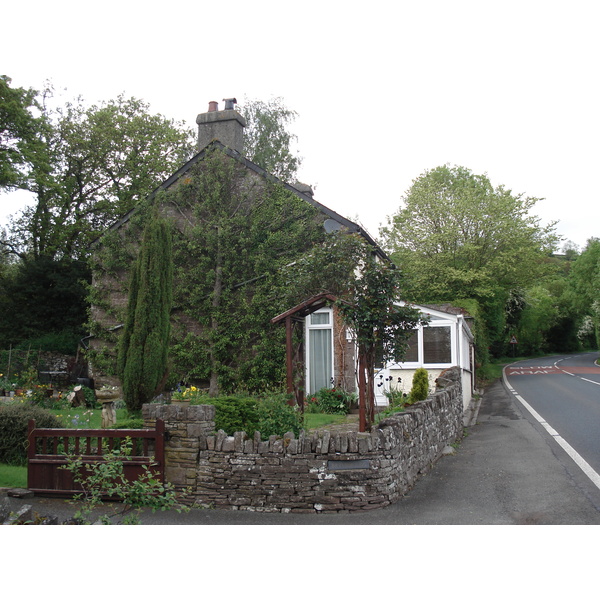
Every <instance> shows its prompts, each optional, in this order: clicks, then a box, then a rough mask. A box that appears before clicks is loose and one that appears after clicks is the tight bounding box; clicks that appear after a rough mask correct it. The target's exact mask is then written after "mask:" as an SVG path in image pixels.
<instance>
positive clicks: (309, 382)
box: [305, 308, 333, 394]
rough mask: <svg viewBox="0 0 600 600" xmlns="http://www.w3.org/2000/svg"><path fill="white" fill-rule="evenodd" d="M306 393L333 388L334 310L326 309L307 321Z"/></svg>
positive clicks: (313, 314)
mask: <svg viewBox="0 0 600 600" xmlns="http://www.w3.org/2000/svg"><path fill="white" fill-rule="evenodd" d="M305 323H306V324H305V327H306V332H305V333H306V391H307V393H308V394H314V393H316V392H318V391H319V390H320V389H321V388H324V387H331V385H332V384H331V382H332V379H333V310H332V309H331V308H324V309H321V310H318V311H316V312H314V313H312V314H310V315H308V317H307V318H306V320H305Z"/></svg>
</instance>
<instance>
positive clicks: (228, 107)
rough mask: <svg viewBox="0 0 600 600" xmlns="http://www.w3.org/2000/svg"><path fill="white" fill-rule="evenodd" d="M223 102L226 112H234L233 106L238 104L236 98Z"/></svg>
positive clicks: (224, 99)
mask: <svg viewBox="0 0 600 600" xmlns="http://www.w3.org/2000/svg"><path fill="white" fill-rule="evenodd" d="M223 102H225V110H233V105H234V104H237V100H236V99H235V98H223Z"/></svg>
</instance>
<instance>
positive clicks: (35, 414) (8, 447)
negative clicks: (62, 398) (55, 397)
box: [0, 403, 63, 465]
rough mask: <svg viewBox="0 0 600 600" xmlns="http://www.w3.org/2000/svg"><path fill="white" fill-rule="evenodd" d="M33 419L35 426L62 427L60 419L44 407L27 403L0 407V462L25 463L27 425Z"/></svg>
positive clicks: (8, 463)
mask: <svg viewBox="0 0 600 600" xmlns="http://www.w3.org/2000/svg"><path fill="white" fill-rule="evenodd" d="M30 419H35V425H36V427H41V428H59V429H60V428H62V427H63V425H62V423H61V422H60V420H59V419H58V418H57V417H55V416H54V415H53V414H52V413H50V412H48V411H47V410H45V409H44V408H40V407H39V406H35V405H34V404H29V403H23V404H21V403H18V404H8V405H6V406H2V407H0V462H1V463H6V464H7V465H26V464H27V426H28V423H29V420H30Z"/></svg>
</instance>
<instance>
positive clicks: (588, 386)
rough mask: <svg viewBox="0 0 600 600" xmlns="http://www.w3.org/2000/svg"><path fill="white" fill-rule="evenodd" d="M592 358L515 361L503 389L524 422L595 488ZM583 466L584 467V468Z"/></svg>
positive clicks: (598, 398)
mask: <svg viewBox="0 0 600 600" xmlns="http://www.w3.org/2000/svg"><path fill="white" fill-rule="evenodd" d="M597 358H598V353H596V352H595V353H586V354H577V355H571V356H554V357H546V358H542V359H535V360H527V361H520V362H518V363H514V364H513V365H510V366H509V367H507V368H506V369H505V379H506V385H507V386H508V387H509V389H510V391H512V392H513V394H514V395H515V397H516V399H517V401H518V402H519V403H521V404H522V405H523V406H524V407H525V408H526V410H527V413H528V415H529V416H530V418H533V420H534V421H537V422H538V423H540V424H542V426H543V427H544V428H545V430H546V431H547V433H548V435H550V436H551V437H553V438H554V439H555V441H557V443H559V444H561V445H562V447H563V448H564V449H566V450H567V451H569V452H571V453H572V455H573V457H574V458H575V460H576V461H577V462H578V463H580V465H581V466H579V467H578V468H579V469H581V468H582V467H583V468H584V469H585V470H586V472H589V475H590V477H591V479H592V480H593V481H595V482H596V483H597V484H598V485H600V475H598V473H600V435H599V433H600V431H599V429H600V367H598V366H597V365H596V364H595V363H594V361H595V360H596V359H597ZM586 464H587V465H588V466H587V467H586Z"/></svg>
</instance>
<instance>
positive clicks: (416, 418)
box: [143, 369, 463, 513]
mask: <svg viewBox="0 0 600 600" xmlns="http://www.w3.org/2000/svg"><path fill="white" fill-rule="evenodd" d="M442 375H445V377H441V378H439V379H438V384H439V385H438V389H437V390H436V392H435V393H434V394H433V395H432V396H431V397H429V398H428V399H427V400H424V401H423V402H419V403H417V404H415V405H414V406H412V407H409V408H407V409H406V411H405V412H402V413H396V414H395V415H394V416H392V417H390V418H388V419H385V420H383V421H381V422H380V423H379V424H378V425H377V426H376V427H374V428H373V431H372V432H370V433H356V432H348V433H332V432H329V431H324V432H318V433H317V432H315V433H312V434H306V433H304V432H301V434H300V435H299V436H298V437H297V438H296V437H295V436H294V435H293V434H292V433H287V434H285V435H284V436H283V437H279V436H272V437H271V438H269V439H268V440H262V439H261V437H260V434H258V433H257V434H255V436H254V437H252V438H250V437H248V436H247V435H246V433H244V432H237V433H235V434H234V435H233V436H228V435H227V434H225V433H224V432H223V431H219V432H217V433H214V431H213V430H214V410H215V409H214V407H213V406H178V405H145V406H144V408H143V414H144V418H145V420H146V424H147V426H152V423H153V422H154V421H155V420H156V419H157V418H161V419H163V420H164V421H165V426H166V430H167V432H168V439H167V442H166V457H165V461H166V477H167V480H168V481H170V482H171V483H173V484H174V485H175V486H176V487H177V488H178V489H179V490H180V491H182V492H183V493H184V494H185V501H186V503H188V504H190V505H201V506H212V507H215V508H228V509H237V510H254V511H264V512H310V513H315V512H316V513H331V512H350V511H362V510H369V509H375V508H381V507H384V506H387V505H388V504H391V503H393V502H395V501H396V500H398V499H399V498H400V497H401V496H403V495H404V494H406V493H407V492H408V491H409V490H410V489H411V488H412V487H413V486H414V484H415V482H416V480H417V478H418V477H419V476H420V475H422V474H423V473H426V472H427V471H428V470H429V469H430V468H431V467H432V465H433V464H434V463H435V462H436V461H437V460H438V459H439V458H440V456H441V455H442V451H443V450H444V448H445V447H446V446H447V445H448V444H451V443H453V442H455V441H457V440H458V439H459V438H460V437H461V436H462V431H463V420H462V396H461V390H460V377H459V373H458V372H457V373H454V369H451V370H449V371H447V372H446V373H444V374H442Z"/></svg>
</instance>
